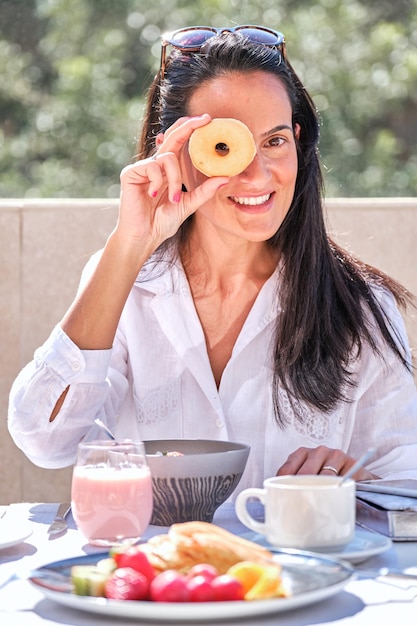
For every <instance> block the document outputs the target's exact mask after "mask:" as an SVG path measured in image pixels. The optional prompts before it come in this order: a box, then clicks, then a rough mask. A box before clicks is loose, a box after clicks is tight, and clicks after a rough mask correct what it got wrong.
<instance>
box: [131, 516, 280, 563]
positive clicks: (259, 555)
mask: <svg viewBox="0 0 417 626" xmlns="http://www.w3.org/2000/svg"><path fill="white" fill-rule="evenodd" d="M139 547H140V549H141V550H143V551H144V552H145V553H146V555H147V557H148V559H149V561H150V562H151V564H152V565H153V567H154V568H155V569H156V570H158V571H164V570H167V569H176V570H178V571H181V572H186V571H187V570H189V569H190V568H191V567H192V566H193V565H196V564H198V563H209V564H210V565H213V566H214V567H215V568H216V569H217V571H218V572H219V574H224V573H226V571H227V570H228V569H229V567H231V566H232V565H235V563H238V562H240V561H255V562H263V561H265V560H267V561H270V560H271V559H272V553H271V552H270V551H269V550H267V549H266V548H262V547H261V546H258V545H257V544H256V543H253V542H252V541H248V540H247V539H243V538H242V537H238V536H237V535H234V534H233V533H231V532H229V531H227V530H224V529H223V528H220V527H219V526H216V525H214V524H210V523H208V522H184V523H181V524H173V525H172V526H171V527H170V529H169V531H168V533H167V534H164V535H156V536H155V537H152V538H151V539H149V541H148V542H147V543H144V544H141V545H140V546H139Z"/></svg>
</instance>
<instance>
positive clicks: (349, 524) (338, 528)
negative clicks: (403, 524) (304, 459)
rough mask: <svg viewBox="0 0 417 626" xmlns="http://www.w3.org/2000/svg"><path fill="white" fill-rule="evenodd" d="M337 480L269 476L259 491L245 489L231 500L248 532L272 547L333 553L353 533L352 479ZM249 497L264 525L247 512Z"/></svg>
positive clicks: (353, 498) (326, 477)
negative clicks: (258, 506)
mask: <svg viewBox="0 0 417 626" xmlns="http://www.w3.org/2000/svg"><path fill="white" fill-rule="evenodd" d="M340 481H341V478H340V477H337V476H320V475H302V474H297V475H295V476H274V477H272V478H267V479H266V480H265V481H264V488H263V489H259V488H255V487H253V488H250V489H245V490H243V491H242V492H241V493H239V494H238V496H237V498H236V503H235V507H236V514H237V517H238V518H239V520H240V521H241V522H242V523H243V524H244V525H245V526H247V527H248V528H250V529H251V530H253V531H255V532H256V533H260V534H262V535H264V536H265V537H266V538H267V540H268V542H269V543H270V544H271V545H273V546H278V547H283V548H297V549H301V550H316V551H322V552H330V551H336V550H339V549H341V548H343V547H344V546H346V544H348V543H349V541H351V540H352V538H353V535H354V532H355V481H353V480H351V479H347V480H345V481H344V482H342V483H341V482H340ZM250 498H255V499H257V500H260V501H261V503H262V504H263V505H264V519H265V521H264V522H260V521H257V520H255V519H254V518H253V517H252V515H251V514H250V513H249V511H248V507H247V502H248V500H249V499H250Z"/></svg>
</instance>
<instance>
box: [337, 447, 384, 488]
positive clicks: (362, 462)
mask: <svg viewBox="0 0 417 626" xmlns="http://www.w3.org/2000/svg"><path fill="white" fill-rule="evenodd" d="M374 454H375V448H368V450H367V451H366V452H364V454H362V456H360V457H359V459H358V460H357V461H356V463H354V464H353V465H352V467H351V468H350V470H348V471H347V472H346V474H344V475H343V476H342V479H341V480H339V483H338V486H339V487H340V485H341V484H342V483H344V482H345V480H347V479H348V478H350V477H351V476H353V474H354V473H355V472H357V471H358V469H360V468H361V467H362V466H363V465H365V463H366V461H368V460H369V459H370V458H371V456H373V455H374Z"/></svg>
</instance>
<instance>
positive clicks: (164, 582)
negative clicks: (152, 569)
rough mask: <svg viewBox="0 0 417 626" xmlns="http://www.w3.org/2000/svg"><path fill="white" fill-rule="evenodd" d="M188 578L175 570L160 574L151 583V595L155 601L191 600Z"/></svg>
mask: <svg viewBox="0 0 417 626" xmlns="http://www.w3.org/2000/svg"><path fill="white" fill-rule="evenodd" d="M187 582H188V579H187V578H186V577H185V576H184V575H183V574H180V573H179V572H177V571H175V570H166V571H165V572H161V573H160V574H158V575H157V576H156V577H155V578H154V579H153V581H152V582H151V585H150V597H151V600H154V601H155V602H189V601H190V592H189V590H188V586H187Z"/></svg>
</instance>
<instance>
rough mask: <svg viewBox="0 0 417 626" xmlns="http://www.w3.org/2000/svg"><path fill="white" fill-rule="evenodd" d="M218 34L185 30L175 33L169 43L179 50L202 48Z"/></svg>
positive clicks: (207, 31) (209, 31)
mask: <svg viewBox="0 0 417 626" xmlns="http://www.w3.org/2000/svg"><path fill="white" fill-rule="evenodd" d="M216 34H217V33H216V32H215V31H213V30H205V29H196V30H191V29H190V30H183V31H178V32H176V33H174V34H173V35H172V37H171V38H170V40H169V43H170V44H172V45H173V46H176V47H178V48H185V49H187V48H200V47H201V46H202V45H203V43H204V42H205V41H207V39H210V37H214V36H215V35H216Z"/></svg>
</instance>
